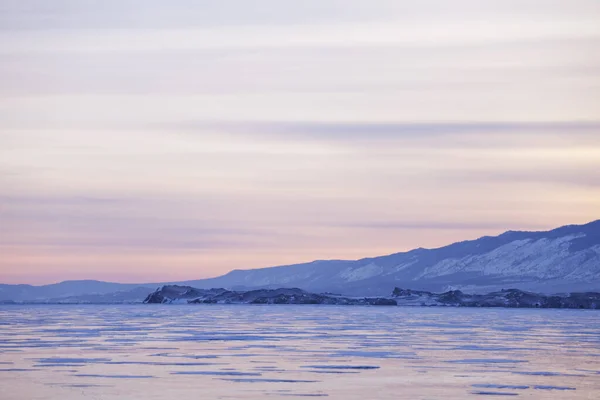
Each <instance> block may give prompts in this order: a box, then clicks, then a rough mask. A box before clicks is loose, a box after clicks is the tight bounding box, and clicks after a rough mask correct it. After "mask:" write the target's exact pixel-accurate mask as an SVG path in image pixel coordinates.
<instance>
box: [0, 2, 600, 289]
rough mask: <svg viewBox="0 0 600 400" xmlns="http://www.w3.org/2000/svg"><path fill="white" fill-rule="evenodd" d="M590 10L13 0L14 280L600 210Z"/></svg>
mask: <svg viewBox="0 0 600 400" xmlns="http://www.w3.org/2000/svg"><path fill="white" fill-rule="evenodd" d="M598 21H600V2H598V1H597V0H589V1H586V0H573V1H569V2H565V1H553V0H539V1H531V0H515V1H512V0H502V1H499V0H498V1H496V0H494V1H481V0H477V1H474V0H473V1H470V0H456V1H453V2H448V1H445V0H424V1H401V0H388V1H383V0H370V1H366V0H361V1H358V0H343V1H341V0H305V1H301V2H298V1H291V0H290V1H286V0H258V1H253V2H249V1H243V0H236V1H233V0H220V1H192V0H186V1H169V2H165V1H158V0H144V1H142V0H136V1H131V0H130V1H126V0H119V1H116V0H115V1H101V2H95V1H83V0H72V1H70V0H54V1H45V0H37V1H34V0H14V1H7V0H0V59H1V62H0V282H5V283H35V284H40V283H48V282H56V281H60V280H65V279H84V278H85V279H88V278H89V279H103V280H113V281H123V282H125V281H127V282H148V281H168V280H183V279H196V278H203V277H210V276H216V275H220V274H222V273H225V272H227V271H229V270H231V269H246V268H256V267H262V266H271V265H279V264H286V263H295V262H302V261H311V260H313V259H327V258H343V259H353V258H360V257H365V256H374V255H382V254H388V253H393V252H397V251H403V250H408V249H411V248H415V247H436V246H441V245H445V244H448V243H451V242H454V241H458V240H465V239H471V238H476V237H479V236H482V235H488V234H490V235H491V234H498V233H501V232H502V231H504V230H508V229H524V230H538V229H547V228H552V227H556V226H559V225H563V224H570V223H585V222H588V221H591V220H594V219H598V218H599V217H600V24H599V23H598Z"/></svg>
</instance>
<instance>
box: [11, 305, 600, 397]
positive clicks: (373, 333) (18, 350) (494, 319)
mask: <svg viewBox="0 0 600 400" xmlns="http://www.w3.org/2000/svg"><path fill="white" fill-rule="evenodd" d="M0 321H2V322H3V323H2V324H0V338H2V339H1V341H0V351H2V353H1V354H0V359H1V362H0V363H1V365H0V367H2V368H0V380H1V381H0V383H2V385H0V387H1V388H0V398H2V399H5V398H6V399H11V400H12V399H14V400H21V399H35V398H38V399H45V398H60V399H65V400H70V399H80V398H95V399H101V400H104V399H107V400H116V399H122V398H127V399H133V400H138V399H139V400H158V399H160V400H164V399H166V398H198V399H204V398H206V399H212V398H215V399H216V398H230V399H231V398H233V399H245V400H248V399H263V398H267V397H268V398H277V397H285V398H288V397H297V398H301V397H326V396H328V398H333V399H343V400H354V399H356V400H365V399H382V400H387V399H390V400H391V399H394V400H398V399H441V398H443V399H465V398H473V399H477V398H487V397H490V398H493V397H513V396H521V397H523V398H531V399H553V398H554V399H590V398H596V397H597V396H596V394H597V393H599V392H600V379H598V376H599V372H600V369H599V368H598V365H599V364H598V357H597V355H598V354H600V336H599V335H598V332H600V315H599V314H598V311H580V310H523V309H506V310H497V309H496V310H490V309H456V308H444V309H439V308H402V307H392V308H385V309H379V308H375V307H343V306H339V307H338V306H332V307H323V306H276V307H275V306H249V305H248V306H247V305H236V306H225V305H215V306H206V307H190V306H168V307H166V306H164V307H163V306H157V307H150V306H142V305H120V306H110V305H104V306H93V305H88V306H75V305H69V306H58V305H55V306H52V305H39V306H29V307H27V306H14V305H10V306H9V305H6V306H0ZM6 321H8V323H6ZM5 382H9V384H4V383H5ZM57 382H59V383H57Z"/></svg>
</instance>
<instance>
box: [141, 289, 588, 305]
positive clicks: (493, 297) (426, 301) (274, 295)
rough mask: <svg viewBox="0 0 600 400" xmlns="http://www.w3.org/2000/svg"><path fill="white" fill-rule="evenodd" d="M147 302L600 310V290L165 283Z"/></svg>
mask: <svg viewBox="0 0 600 400" xmlns="http://www.w3.org/2000/svg"><path fill="white" fill-rule="evenodd" d="M144 303H147V304H149V303H159V304H161V303H169V304H171V303H184V304H188V303H189V304H330V305H365V306H367V305H368V306H395V305H400V306H451V307H506V308H585V309H600V293H595V292H588V293H569V294H566V295H553V296H547V295H543V294H538V293H531V292H524V291H522V290H518V289H507V290H501V291H498V292H492V293H488V294H466V293H463V292H461V291H460V290H451V291H448V292H444V293H432V292H426V291H418V290H410V289H401V288H395V289H394V291H393V292H392V295H391V296H390V297H344V296H339V295H334V294H325V293H310V292H306V291H304V290H302V289H297V288H280V289H259V290H249V291H234V290H226V289H207V290H203V289H196V288H193V287H191V286H178V285H166V286H163V287H160V288H158V289H157V290H156V291H155V292H153V293H151V294H149V295H148V297H147V298H146V300H144Z"/></svg>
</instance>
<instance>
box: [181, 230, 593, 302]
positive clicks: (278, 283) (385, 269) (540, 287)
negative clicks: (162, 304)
mask: <svg viewBox="0 0 600 400" xmlns="http://www.w3.org/2000/svg"><path fill="white" fill-rule="evenodd" d="M186 284H188V285H190V286H194V287H199V288H209V287H227V288H234V289H249V288H276V287H298V288H301V289H304V290H308V291H311V292H336V293H343V294H349V295H385V294H388V293H390V292H391V291H392V290H393V289H394V287H395V286H399V287H404V288H409V289H415V290H428V291H446V290H451V289H461V290H466V291H469V292H476V293H483V292H489V291H493V290H499V289H502V288H509V287H510V288H518V289H523V290H531V291H537V292H543V293H552V292H570V291H584V290H598V289H600V220H598V221H594V222H591V223H588V224H586V225H569V226H564V227H561V228H557V229H554V230H551V231H547V232H516V231H509V232H506V233H503V234H502V235H499V236H493V237H491V236H486V237H482V238H479V239H477V240H470V241H464V242H459V243H454V244H451V245H449V246H445V247H441V248H438V249H422V248H420V249H415V250H411V251H408V252H404V253H396V254H391V255H387V256H382V257H374V258H364V259H361V260H357V261H314V262H311V263H307V264H297V265H289V266H282V267H272V268H262V269H254V270H235V271H232V272H230V273H228V274H226V275H223V276H221V277H218V278H214V279H207V280H200V281H192V282H186Z"/></svg>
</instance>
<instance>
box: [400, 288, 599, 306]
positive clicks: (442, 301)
mask: <svg viewBox="0 0 600 400" xmlns="http://www.w3.org/2000/svg"><path fill="white" fill-rule="evenodd" d="M392 297H393V298H394V299H396V300H397V302H398V304H400V305H422V306H435V305H440V306H455V307H508V308H585V309H600V293H595V292H587V293H569V294H566V295H553V296H548V295H543V294H539V293H532V292H525V291H522V290H518V289H506V290H501V291H498V292H492V293H488V294H466V293H463V292H461V291H460V290H451V291H448V292H444V293H432V292H424V291H413V290H408V289H400V288H395V289H394V291H393V293H392Z"/></svg>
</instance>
